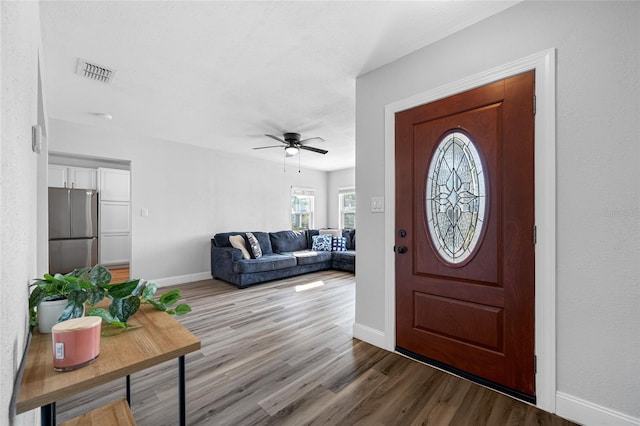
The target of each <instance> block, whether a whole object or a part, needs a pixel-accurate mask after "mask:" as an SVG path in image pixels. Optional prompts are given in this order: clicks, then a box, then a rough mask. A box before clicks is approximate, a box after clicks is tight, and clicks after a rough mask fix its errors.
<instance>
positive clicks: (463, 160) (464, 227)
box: [425, 130, 487, 264]
mask: <svg viewBox="0 0 640 426" xmlns="http://www.w3.org/2000/svg"><path fill="white" fill-rule="evenodd" d="M425 198H426V210H427V222H428V224H429V235H430V237H431V241H432V242H433V246H434V247H436V248H437V250H438V253H439V254H440V256H442V258H443V259H444V260H446V261H447V262H449V263H453V264H457V263H461V262H463V261H464V260H465V259H467V258H468V257H469V256H470V255H471V254H472V253H473V250H474V248H475V247H476V245H477V244H478V240H479V239H480V235H481V234H482V226H483V224H484V219H485V218H484V215H485V210H486V206H485V204H486V201H487V200H486V198H487V194H486V191H485V175H484V171H483V169H482V161H481V160H480V154H479V153H478V150H477V149H476V146H475V143H474V141H472V140H471V139H470V138H469V137H468V136H467V135H466V134H464V133H462V132H458V131H455V130H453V131H451V132H449V133H447V134H446V135H444V137H443V138H442V139H441V141H440V143H439V145H438V147H437V149H436V151H435V153H434V155H433V158H432V159H431V164H430V165H429V174H428V177H427V190H426V196H425Z"/></svg>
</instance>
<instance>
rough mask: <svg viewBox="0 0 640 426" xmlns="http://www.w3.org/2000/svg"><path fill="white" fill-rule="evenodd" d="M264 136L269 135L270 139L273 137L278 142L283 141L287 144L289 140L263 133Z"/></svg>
mask: <svg viewBox="0 0 640 426" xmlns="http://www.w3.org/2000/svg"><path fill="white" fill-rule="evenodd" d="M265 136H268V137H270V138H271V139H275V140H277V141H278V142H282V143H284V144H287V145H289V142H287V141H285V140H284V139H280V138H279V137H277V136H273V135H265Z"/></svg>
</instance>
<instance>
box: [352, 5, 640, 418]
mask: <svg viewBox="0 0 640 426" xmlns="http://www.w3.org/2000/svg"><path fill="white" fill-rule="evenodd" d="M638 22H640V3H638V2H524V3H521V4H519V5H517V6H515V7H513V8H510V9H508V10H506V11H505V12H502V13H500V14H499V15H497V16H494V17H492V18H489V19H487V20H485V21H483V22H480V23H478V24H476V25H474V26H472V27H470V28H468V29H466V30H463V31H461V32H459V33H456V34H454V35H452V36H450V37H448V38H446V39H444V40H442V41H440V42H438V43H435V44H433V45H431V46H428V47H426V48H424V49H422V50H420V51H418V52H415V53H413V54H411V55H408V56H406V57H404V58H402V59H400V60H398V61H396V62H394V63H392V64H390V65H388V66H385V67H382V68H380V69H378V70H375V71H373V72H371V73H369V74H366V75H364V76H361V77H360V78H358V81H357V92H356V95H357V96H356V99H357V100H356V135H357V141H356V142H357V143H356V180H357V182H358V188H357V191H358V198H359V200H366V199H369V198H370V197H371V196H376V195H383V193H384V169H385V164H384V163H385V158H384V114H383V111H384V106H385V105H387V104H390V103H392V102H395V101H398V100H400V99H404V98H407V97H410V96H412V95H415V94H418V93H422V92H425V91H427V90H431V89H434V88H437V87H439V86H442V85H444V84H446V83H451V82H454V81H458V80H460V79H462V78H465V77H468V76H471V75H475V74H478V73H480V72H482V71H486V70H488V69H492V68H494V67H497V66H499V65H502V64H505V63H509V62H511V61H514V60H516V59H519V58H523V57H526V56H528V55H530V54H533V53H537V52H541V51H544V50H547V49H549V48H553V47H555V48H557V148H556V149H557V198H558V200H557V340H558V341H557V389H558V392H559V393H558V404H557V410H558V413H559V414H560V415H567V416H569V417H572V418H573V419H575V420H578V421H580V422H584V423H587V424H607V423H611V424H632V423H635V422H640V403H639V401H640V381H639V380H638V377H639V376H640V355H639V354H640V333H638V324H640V309H639V308H638V307H639V306H640V288H639V280H638V277H639V276H640V262H639V260H640V198H639V197H640V191H638V189H637V182H639V181H640V168H638V166H637V165H638V163H639V160H640V152H639V147H640V143H639V142H638V135H639V134H640V124H639V123H640V120H638V117H640V107H639V105H640V102H639V99H640V83H639V82H640V78H639V77H638V76H639V75H640V29H639V27H638ZM357 220H358V231H359V232H358V266H357V268H358V275H357V277H356V281H357V283H356V323H357V324H359V325H361V326H362V327H364V328H370V329H371V330H374V331H378V332H379V333H381V334H384V333H385V331H386V330H385V329H384V327H385V324H384V315H383V312H384V309H385V303H384V295H385V293H384V276H385V271H384V265H385V262H384V259H385V256H386V255H387V251H390V250H391V249H392V248H391V247H385V246H384V232H381V230H382V229H384V214H371V213H369V212H367V211H366V210H364V209H359V210H358V217H357ZM362 262H366V265H367V267H366V268H365V267H363V265H362ZM361 289H362V290H363V291H360V290H361ZM365 289H366V291H364V290H365Z"/></svg>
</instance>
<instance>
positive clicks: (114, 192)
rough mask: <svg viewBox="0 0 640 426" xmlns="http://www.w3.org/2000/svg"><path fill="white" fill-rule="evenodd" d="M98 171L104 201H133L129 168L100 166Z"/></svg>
mask: <svg viewBox="0 0 640 426" xmlns="http://www.w3.org/2000/svg"><path fill="white" fill-rule="evenodd" d="M98 172H99V174H100V199H101V200H102V201H124V202H127V203H128V202H130V201H131V191H130V185H131V184H130V172H129V170H120V169H105V168H99V169H98Z"/></svg>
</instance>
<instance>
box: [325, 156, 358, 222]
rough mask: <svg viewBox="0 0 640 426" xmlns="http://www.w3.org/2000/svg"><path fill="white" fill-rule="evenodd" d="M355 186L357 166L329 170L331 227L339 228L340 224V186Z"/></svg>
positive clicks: (328, 192)
mask: <svg viewBox="0 0 640 426" xmlns="http://www.w3.org/2000/svg"><path fill="white" fill-rule="evenodd" d="M355 186H356V169H355V167H351V168H349V169H342V170H336V171H333V172H329V183H328V185H327V217H328V218H329V220H328V226H329V228H338V226H339V225H340V200H339V198H338V197H339V191H340V188H345V187H354V188H355ZM356 228H357V223H356Z"/></svg>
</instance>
